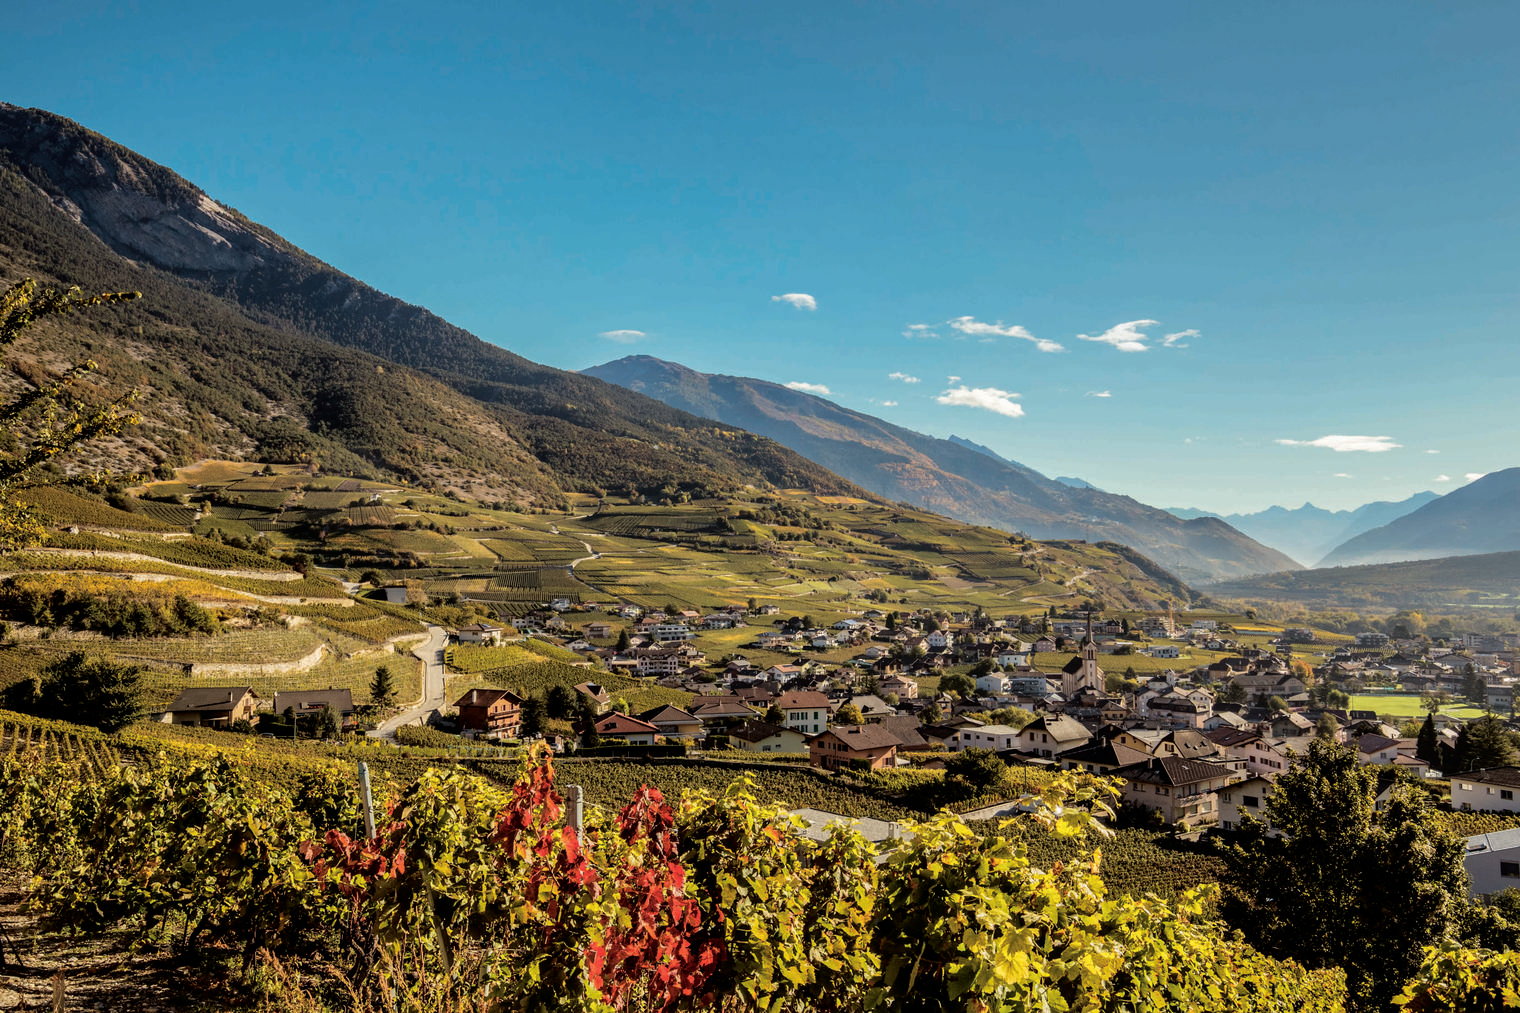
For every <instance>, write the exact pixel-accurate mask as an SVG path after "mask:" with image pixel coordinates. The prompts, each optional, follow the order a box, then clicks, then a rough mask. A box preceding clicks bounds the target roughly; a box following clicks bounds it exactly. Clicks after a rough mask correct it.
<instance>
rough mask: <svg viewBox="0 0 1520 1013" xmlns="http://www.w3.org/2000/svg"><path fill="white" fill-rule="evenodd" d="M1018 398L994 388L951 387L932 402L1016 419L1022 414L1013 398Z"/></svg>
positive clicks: (1019, 406)
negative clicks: (980, 410)
mask: <svg viewBox="0 0 1520 1013" xmlns="http://www.w3.org/2000/svg"><path fill="white" fill-rule="evenodd" d="M1018 396H1019V395H1018V394H1013V393H1010V392H1008V391H1006V390H998V389H997V388H996V387H965V386H962V387H952V388H950V389H949V390H947V391H945V392H944V393H943V394H941V395H940V396H939V397H937V398H935V399H934V400H935V401H937V402H939V403H940V404H945V405H959V406H961V407H963V408H982V409H985V410H987V411H989V412H996V413H997V414H999V415H1006V416H1008V417H1009V418H1011V419H1016V418H1019V417H1020V416H1022V415H1023V414H1024V406H1023V405H1021V404H1018V403H1017V402H1015V401H1014V398H1016V397H1018Z"/></svg>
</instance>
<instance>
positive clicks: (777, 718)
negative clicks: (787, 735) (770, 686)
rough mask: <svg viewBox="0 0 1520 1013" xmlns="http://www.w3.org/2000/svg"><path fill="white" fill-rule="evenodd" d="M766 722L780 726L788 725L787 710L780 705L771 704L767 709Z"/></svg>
mask: <svg viewBox="0 0 1520 1013" xmlns="http://www.w3.org/2000/svg"><path fill="white" fill-rule="evenodd" d="M765 723H766V724H771V725H776V726H777V727H778V728H781V727H785V726H786V711H784V710H782V709H781V708H780V707H779V706H778V705H776V704H771V705H770V706H769V707H767V708H766V709H765Z"/></svg>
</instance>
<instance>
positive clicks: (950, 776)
mask: <svg viewBox="0 0 1520 1013" xmlns="http://www.w3.org/2000/svg"><path fill="white" fill-rule="evenodd" d="M1008 787H1009V778H1008V764H1006V763H1004V762H1003V760H1002V758H1000V757H999V756H998V755H997V754H996V753H994V752H993V751H992V750H990V749H979V748H976V747H973V748H971V749H963V750H961V751H960V752H958V753H956V754H954V755H953V756H950V757H948V758H946V760H945V784H944V790H945V794H946V796H947V798H946V801H951V802H953V801H960V800H962V799H968V798H975V797H976V796H978V795H988V794H1002V793H1004V792H1006V791H1007V790H1008Z"/></svg>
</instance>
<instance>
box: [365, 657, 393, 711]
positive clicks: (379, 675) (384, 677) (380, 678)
mask: <svg viewBox="0 0 1520 1013" xmlns="http://www.w3.org/2000/svg"><path fill="white" fill-rule="evenodd" d="M395 697H396V682H395V679H394V678H393V677H392V676H391V666H389V665H381V666H379V667H378V668H376V669H375V677H374V678H373V679H371V680H370V683H369V698H370V702H372V703H373V704H374V705H375V706H376V707H389V706H390V705H391V702H392V701H393V700H394V699H395Z"/></svg>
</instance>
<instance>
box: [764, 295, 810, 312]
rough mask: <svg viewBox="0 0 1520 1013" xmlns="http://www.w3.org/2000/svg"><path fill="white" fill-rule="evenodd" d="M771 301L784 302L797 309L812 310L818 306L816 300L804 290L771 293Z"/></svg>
mask: <svg viewBox="0 0 1520 1013" xmlns="http://www.w3.org/2000/svg"><path fill="white" fill-rule="evenodd" d="M771 302H784V303H786V304H787V305H788V306H795V307H796V308H797V309H799V310H808V311H812V310H816V309H817V308H818V300H817V299H814V298H813V297H812V296H810V295H808V294H807V293H806V292H788V293H786V294H785V295H773V296H771Z"/></svg>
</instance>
